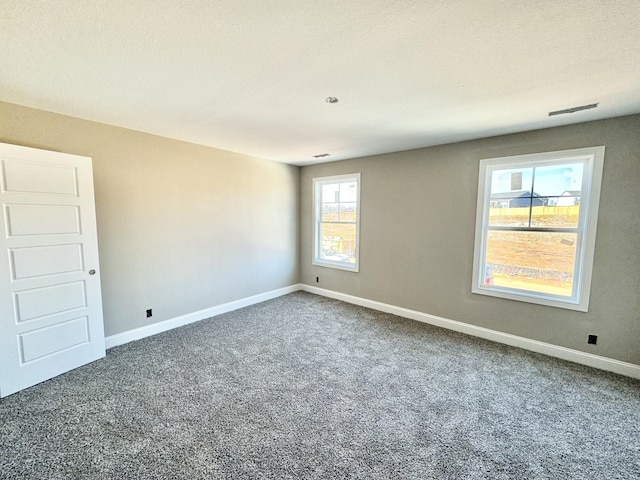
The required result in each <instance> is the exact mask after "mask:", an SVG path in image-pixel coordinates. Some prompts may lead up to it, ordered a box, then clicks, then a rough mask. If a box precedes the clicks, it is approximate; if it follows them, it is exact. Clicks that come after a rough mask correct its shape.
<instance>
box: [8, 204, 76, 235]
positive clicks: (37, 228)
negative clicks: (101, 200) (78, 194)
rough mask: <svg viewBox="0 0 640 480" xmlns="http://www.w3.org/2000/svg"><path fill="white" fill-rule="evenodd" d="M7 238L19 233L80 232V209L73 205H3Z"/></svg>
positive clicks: (53, 233)
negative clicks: (7, 232)
mask: <svg viewBox="0 0 640 480" xmlns="http://www.w3.org/2000/svg"><path fill="white" fill-rule="evenodd" d="M5 210H6V219H7V229H8V231H9V238H11V237H17V236H21V235H56V234H60V233H80V211H79V208H78V207H76V206H74V205H11V204H8V205H5Z"/></svg>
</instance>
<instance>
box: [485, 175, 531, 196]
mask: <svg viewBox="0 0 640 480" xmlns="http://www.w3.org/2000/svg"><path fill="white" fill-rule="evenodd" d="M532 183H533V168H509V169H505V170H494V171H493V172H492V174H491V196H492V197H493V195H494V194H496V193H509V192H511V193H512V194H513V195H511V196H512V197H517V196H518V195H519V194H520V193H523V192H531V184H532Z"/></svg>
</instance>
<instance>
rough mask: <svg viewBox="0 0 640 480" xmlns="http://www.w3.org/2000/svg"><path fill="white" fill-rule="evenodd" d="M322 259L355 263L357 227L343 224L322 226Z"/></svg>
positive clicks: (325, 224) (324, 224) (323, 224)
mask: <svg viewBox="0 0 640 480" xmlns="http://www.w3.org/2000/svg"><path fill="white" fill-rule="evenodd" d="M320 241H321V244H320V258H321V259H323V260H329V261H334V262H345V263H355V261H356V226H355V225H352V224H343V223H322V224H320Z"/></svg>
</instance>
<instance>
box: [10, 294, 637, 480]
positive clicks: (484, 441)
mask: <svg viewBox="0 0 640 480" xmlns="http://www.w3.org/2000/svg"><path fill="white" fill-rule="evenodd" d="M0 454H1V456H0V478H3V479H9V478H11V479H14V478H38V479H40V478H42V479H57V478H137V479H146V478H158V479H170V478H185V479H187V478H188V479H197V478H210V479H215V478H221V479H222V478H224V479H226V478H229V479H234V478H238V479H249V478H250V479H254V478H255V479H267V478H269V479H554V480H555V479H568V478H575V479H607V480H612V479H638V478H640V382H638V381H635V380H631V379H628V378H625V377H621V376H617V375H613V374H609V373H605V372H601V371H597V370H593V369H590V368H587V367H583V366H580V365H575V364H571V363H568V362H563V361H560V360H556V359H552V358H548V357H545V356H542V355H538V354H534V353H530V352H526V351H523V350H519V349H516V348H511V347H507V346H503V345H498V344H494V343H491V342H487V341H484V340H479V339H476V338H472V337H467V336H464V335H461V334H456V333H452V332H449V331H446V330H442V329H438V328H435V327H431V326H428V325H424V324H421V323H418V322H413V321H410V320H405V319H402V318H399V317H395V316H393V315H388V314H384V313H380V312H376V311H373V310H369V309H365V308H360V307H355V306H352V305H348V304H344V303H341V302H338V301H334V300H330V299H326V298H323V297H319V296H315V295H311V294H308V293H302V292H298V293H294V294H290V295H287V296H285V297H281V298H278V299H275V300H271V301H268V302H265V303H261V304H258V305H254V306H251V307H248V308H245V309H242V310H238V311H235V312H231V313H228V314H224V315H221V316H218V317H215V318H213V319H210V320H207V321H203V322H199V323H196V324H192V325H189V326H186V327H183V328H180V329H176V330H173V331H171V332H167V333H164V334H161V335H157V336H154V337H151V338H147V339H144V340H141V341H138V342H133V343H130V344H127V345H123V346H121V347H117V348H114V349H111V350H109V352H108V353H107V357H106V358H105V359H104V360H100V361H98V362H95V363H93V364H91V365H87V366H85V367H82V368H80V369H77V370H74V371H72V372H69V373H67V374H65V375H62V376H60V377H57V378H55V379H53V380H50V381H48V382H45V383H43V384H40V385H37V386H35V387H32V388H30V389H27V390H25V391H22V392H20V393H17V394H15V395H11V396H9V397H7V398H5V399H3V400H2V401H0Z"/></svg>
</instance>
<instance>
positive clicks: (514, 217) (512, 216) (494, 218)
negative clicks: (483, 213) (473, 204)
mask: <svg viewBox="0 0 640 480" xmlns="http://www.w3.org/2000/svg"><path fill="white" fill-rule="evenodd" d="M489 225H490V226H492V227H528V226H529V207H525V208H509V207H505V208H495V207H492V208H490V209H489Z"/></svg>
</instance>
